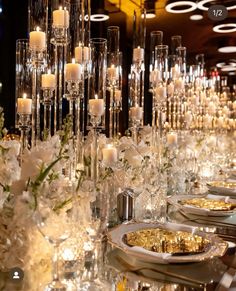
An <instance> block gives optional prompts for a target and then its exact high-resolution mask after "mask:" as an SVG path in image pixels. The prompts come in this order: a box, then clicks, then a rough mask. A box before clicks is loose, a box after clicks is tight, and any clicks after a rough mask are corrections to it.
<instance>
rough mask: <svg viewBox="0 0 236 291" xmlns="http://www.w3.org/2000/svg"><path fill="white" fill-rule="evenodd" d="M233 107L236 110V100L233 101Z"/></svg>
mask: <svg viewBox="0 0 236 291" xmlns="http://www.w3.org/2000/svg"><path fill="white" fill-rule="evenodd" d="M233 109H234V110H236V100H235V101H234V102H233Z"/></svg>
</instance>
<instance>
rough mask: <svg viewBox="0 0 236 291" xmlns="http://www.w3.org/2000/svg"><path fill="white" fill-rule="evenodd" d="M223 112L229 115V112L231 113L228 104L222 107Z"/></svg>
mask: <svg viewBox="0 0 236 291" xmlns="http://www.w3.org/2000/svg"><path fill="white" fill-rule="evenodd" d="M222 113H223V114H224V115H226V116H228V114H229V109H228V107H227V106H224V108H223V109H222Z"/></svg>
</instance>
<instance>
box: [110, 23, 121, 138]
mask: <svg viewBox="0 0 236 291" xmlns="http://www.w3.org/2000/svg"><path fill="white" fill-rule="evenodd" d="M119 36H120V30H119V27H118V26H109V27H108V29H107V38H108V55H107V62H108V68H107V86H108V88H109V91H110V102H109V136H110V137H113V138H114V137H116V136H117V133H118V132H119V111H120V107H121V106H120V105H121V78H122V76H121V73H122V71H121V67H122V63H121V62H122V54H121V52H119V40H120V37H119Z"/></svg>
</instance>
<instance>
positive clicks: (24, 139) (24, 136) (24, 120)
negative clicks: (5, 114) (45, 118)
mask: <svg viewBox="0 0 236 291" xmlns="http://www.w3.org/2000/svg"><path fill="white" fill-rule="evenodd" d="M17 114H18V124H19V129H20V132H21V138H20V141H21V153H23V152H24V150H25V149H27V148H28V147H29V143H28V140H29V132H30V129H31V114H27V113H19V112H18V113H17Z"/></svg>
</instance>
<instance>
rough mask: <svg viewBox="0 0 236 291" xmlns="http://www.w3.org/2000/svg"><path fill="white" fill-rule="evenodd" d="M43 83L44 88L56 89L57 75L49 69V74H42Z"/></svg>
mask: <svg viewBox="0 0 236 291" xmlns="http://www.w3.org/2000/svg"><path fill="white" fill-rule="evenodd" d="M41 83H42V88H43V89H52V90H54V89H55V87H56V76H55V75H54V74H51V72H50V70H49V71H48V73H47V74H42V78H41Z"/></svg>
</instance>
